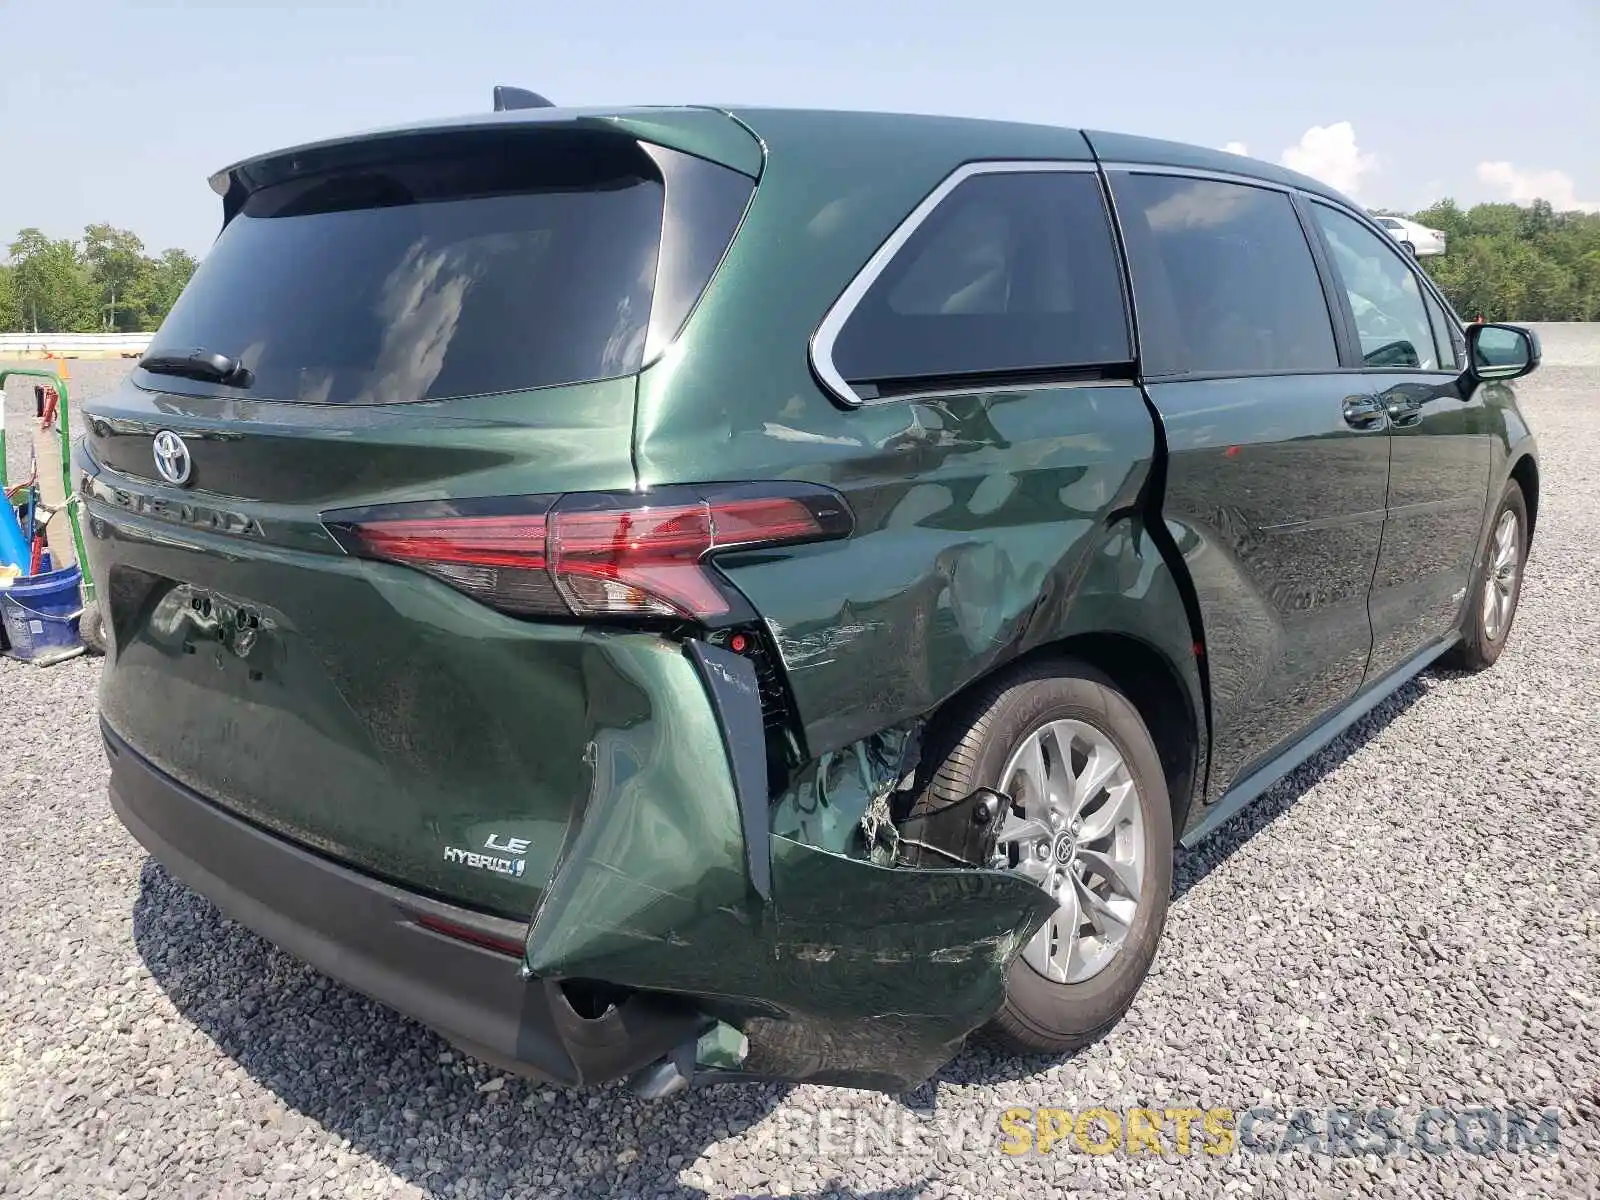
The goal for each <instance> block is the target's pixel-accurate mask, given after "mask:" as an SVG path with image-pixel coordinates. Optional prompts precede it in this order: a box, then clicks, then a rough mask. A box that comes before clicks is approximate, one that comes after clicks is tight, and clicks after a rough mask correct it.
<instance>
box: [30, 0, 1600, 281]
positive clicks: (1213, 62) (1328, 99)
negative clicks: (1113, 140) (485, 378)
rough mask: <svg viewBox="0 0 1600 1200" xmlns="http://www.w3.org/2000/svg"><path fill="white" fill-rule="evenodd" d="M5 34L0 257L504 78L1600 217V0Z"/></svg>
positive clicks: (49, 29)
mask: <svg viewBox="0 0 1600 1200" xmlns="http://www.w3.org/2000/svg"><path fill="white" fill-rule="evenodd" d="M0 42H4V44H5V45H6V49H7V65H6V69H5V70H4V71H3V72H0V169H3V170H4V171H5V172H6V175H7V178H6V179H5V180H4V182H3V184H0V248H3V246H4V244H5V243H7V242H9V241H10V239H11V237H13V236H14V231H16V230H17V229H19V228H23V227H25V226H38V227H40V228H42V229H43V230H44V231H45V232H46V233H48V234H50V235H51V236H53V237H76V236H79V235H81V232H82V229H83V226H84V225H85V224H87V223H89V222H91V221H108V222H110V223H111V224H113V225H116V226H120V227H123V228H128V229H132V230H133V231H134V232H135V233H137V234H138V235H139V236H140V237H141V238H142V239H143V240H144V242H145V245H146V248H147V249H148V250H149V251H150V252H152V253H155V252H159V251H160V250H161V249H164V248H166V247H169V246H176V247H181V248H183V249H186V250H189V251H190V252H192V253H195V254H197V255H198V254H202V253H203V252H204V251H205V249H206V248H207V246H208V245H209V244H210V243H211V241H212V239H213V238H214V236H215V235H216V231H217V228H218V224H219V222H220V219H221V203H220V201H219V200H218V199H217V197H216V196H215V195H214V194H213V193H212V192H211V190H210V189H209V188H208V187H207V186H206V182H205V181H206V177H207V176H208V175H209V174H210V173H211V172H213V171H215V170H216V169H217V168H219V167H222V166H225V165H227V164H228V163H230V162H233V161H235V160H236V159H239V158H242V157H245V156H247V155H251V154H255V153H258V152H261V151H264V150H270V149H274V148H277V147H281V146H287V145H292V144H295V143H297V142H302V141H306V140H310V139H314V138H318V137H324V136H331V135H337V134H343V133H349V132H354V131H358V130H361V129H367V128H373V127H379V126H385V125H394V124H402V123H405V122H407V121H411V120H416V119H425V118H430V117H440V116H453V115H458V114H462V113H471V112H475V111H482V110H487V109H488V108H489V107H490V104H491V89H492V87H493V85H494V84H496V83H511V84H517V85H519V86H522V87H528V88H532V89H533V90H535V91H538V92H542V93H543V94H545V95H546V96H549V97H550V98H551V99H553V100H555V101H556V102H557V103H560V104H571V105H611V104H615V105H627V104H678V103H705V104H749V105H781V106H787V107H819V108H855V109H876V110H885V111H898V112H929V113H954V114H960V115H965V116H977V117H997V118H1002V119H1011V120H1028V121H1037V122H1041V123H1046V124H1056V125H1067V126H1077V127H1083V128H1098V129H1111V130H1116V131H1118V132H1124V133H1135V134H1143V135H1146V136H1151V137H1165V138H1172V139H1176V140H1178V141H1186V142H1195V143H1199V144H1202V145H1207V146H1215V147H1228V148H1231V149H1236V150H1241V151H1246V152H1248V153H1250V154H1251V155H1253V156H1255V157H1257V158H1263V159H1268V160H1271V161H1274V162H1283V163H1286V164H1287V165H1289V166H1292V167H1295V168H1297V169H1298V170H1301V171H1305V172H1307V173H1308V174H1311V175H1315V176H1317V177H1319V178H1321V179H1324V180H1326V181H1327V182H1329V183H1331V184H1333V185H1334V186H1336V187H1339V188H1341V189H1343V190H1345V191H1346V192H1348V193H1349V194H1351V195H1352V196H1354V197H1355V198H1356V199H1357V200H1359V201H1361V202H1362V203H1364V204H1366V205H1368V206H1370V207H1387V208H1394V209H1399V210H1403V211H1412V210H1414V209H1417V208H1420V207H1422V206H1424V205H1426V204H1428V203H1429V202H1431V201H1433V200H1435V199H1437V198H1439V197H1441V196H1446V195H1448V196H1453V197H1455V198H1456V200H1457V201H1458V202H1460V203H1462V204H1469V203H1475V202H1478V201H1482V200H1514V201H1518V202H1521V203H1526V202H1528V201H1530V200H1532V199H1533V198H1535V197H1540V196H1542V197H1544V198H1546V199H1549V200H1550V201H1552V202H1553V203H1554V204H1555V205H1556V207H1557V208H1558V209H1562V208H1576V207H1584V208H1588V209H1590V210H1591V211H1600V0H1541V2H1540V3H1537V4H1511V3H1507V2H1506V0H1447V2H1444V3H1440V2H1437V0H1436V2H1434V3H1427V4H1424V3H1417V2H1415V0H1341V2H1340V3H1337V4H1330V3H1321V2H1310V0H1234V2H1232V3H1229V2H1228V0H1214V2H1212V3H1193V2H1184V0H1144V2H1143V3H1141V2H1140V0H1121V2H1111V3H1096V4H1092V5H1090V4H1083V3H1080V2H1075V0H983V2H981V3H973V2H971V0H967V2H965V3H960V4H956V3H951V2H950V0H928V2H924V3H903V2H889V0H805V2H803V3H797V2H787V3H774V2H773V0H766V2H765V3H763V2H762V0H745V2H743V3H737V4H735V3H710V2H705V0H655V2H653V3H646V2H642V0H609V2H608V0H588V2H587V3H582V2H573V0H569V2H567V3H551V2H549V0H521V2H518V3H485V2H481V0H388V2H385V3H378V2H367V3H349V2H347V3H343V4H295V3H280V4H270V5H269V4H258V3H253V2H252V0H235V2H233V3H219V2H217V0H211V2H209V3H172V2H168V3H164V4H154V3H146V2H144V0H0ZM25 51H31V53H29V52H25Z"/></svg>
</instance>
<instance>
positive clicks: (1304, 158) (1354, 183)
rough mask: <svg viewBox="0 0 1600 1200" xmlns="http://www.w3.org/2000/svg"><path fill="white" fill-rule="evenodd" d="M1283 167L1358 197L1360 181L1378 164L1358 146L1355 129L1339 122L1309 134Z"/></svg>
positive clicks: (1317, 127) (1315, 128) (1287, 154)
mask: <svg viewBox="0 0 1600 1200" xmlns="http://www.w3.org/2000/svg"><path fill="white" fill-rule="evenodd" d="M1283 165H1284V166H1286V167H1288V168H1290V169H1291V170H1295V171H1299V172H1300V173H1301V174H1303V175H1309V176H1311V178H1313V179H1320V180H1321V181H1322V182H1323V183H1326V184H1328V185H1329V186H1330V187H1333V188H1336V189H1337V190H1339V191H1341V192H1349V193H1350V194H1351V195H1355V193H1356V192H1357V191H1359V190H1360V187H1361V177H1362V176H1363V175H1365V174H1366V173H1367V172H1368V171H1371V170H1373V169H1374V168H1376V167H1377V165H1378V161H1377V159H1375V158H1374V157H1373V156H1372V155H1370V154H1364V153H1362V151H1361V147H1359V146H1358V145H1356V131H1355V126H1353V125H1351V124H1350V122H1349V121H1339V122H1337V123H1335V124H1333V125H1313V126H1312V127H1311V128H1310V129H1308V130H1306V131H1305V132H1304V133H1303V134H1301V135H1300V140H1299V141H1298V142H1296V143H1295V144H1294V145H1293V146H1290V147H1289V148H1288V149H1287V150H1285V151H1284V152H1283Z"/></svg>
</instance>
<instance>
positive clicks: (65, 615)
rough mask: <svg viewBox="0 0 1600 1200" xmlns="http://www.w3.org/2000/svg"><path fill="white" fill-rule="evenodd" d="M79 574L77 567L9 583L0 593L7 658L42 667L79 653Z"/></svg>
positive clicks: (1, 618) (81, 645)
mask: <svg viewBox="0 0 1600 1200" xmlns="http://www.w3.org/2000/svg"><path fill="white" fill-rule="evenodd" d="M82 583H83V573H82V572H81V571H80V570H79V569H78V568H77V566H75V565H74V566H70V567H62V568H61V570H59V571H47V572H45V573H44V574H42V575H27V576H24V577H23V578H21V579H17V580H13V581H12V584H11V586H10V587H9V588H6V589H4V590H0V620H3V621H4V624H5V631H6V638H7V640H8V641H10V643H11V656H12V657H13V658H20V659H23V660H25V661H27V662H35V663H38V664H40V665H41V666H42V665H45V664H47V663H53V662H60V661H61V660H62V659H64V658H71V657H72V656H73V655H75V654H82V653H83V639H82V638H80V637H79V636H78V618H79V617H81V616H82V615H83V599H82Z"/></svg>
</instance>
